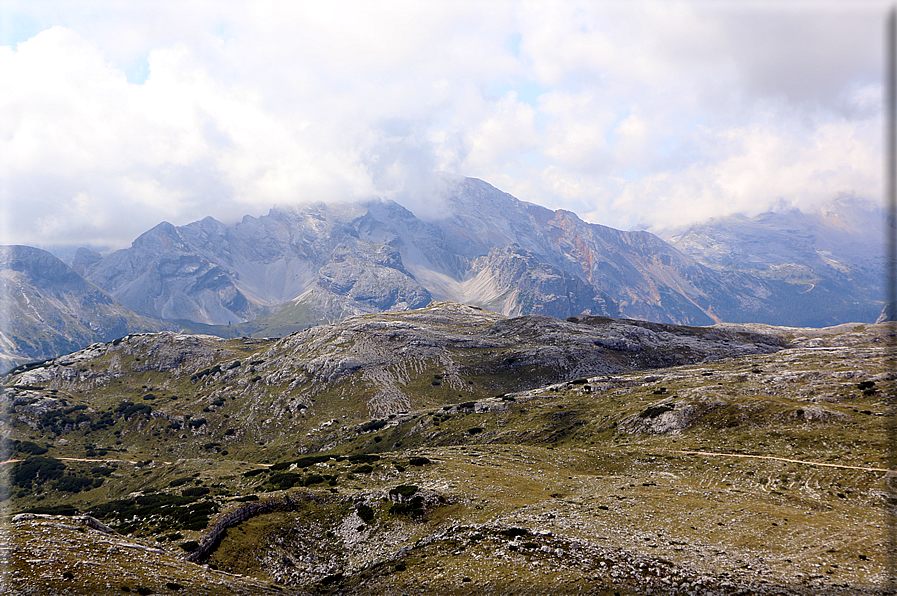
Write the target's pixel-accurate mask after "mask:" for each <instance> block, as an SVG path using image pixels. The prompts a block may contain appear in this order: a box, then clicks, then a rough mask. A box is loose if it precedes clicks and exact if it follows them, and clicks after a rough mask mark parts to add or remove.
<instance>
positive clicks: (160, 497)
mask: <svg viewBox="0 0 897 596" xmlns="http://www.w3.org/2000/svg"><path fill="white" fill-rule="evenodd" d="M187 490H190V489H187ZM206 490H208V489H206ZM185 492H186V491H185ZM87 512H88V513H89V514H90V515H92V516H94V517H96V518H98V519H101V520H103V521H106V522H107V523H112V524H118V525H117V530H118V531H119V532H121V533H128V532H131V531H132V530H133V529H135V528H136V527H137V526H138V525H140V523H141V522H142V521H148V520H149V519H150V517H152V516H155V517H154V518H153V520H152V523H153V524H155V525H156V526H157V527H158V528H159V529H160V530H161V531H165V530H168V529H181V530H202V529H203V528H205V527H206V526H207V525H208V524H209V517H210V516H211V515H213V514H214V513H217V512H218V505H216V504H215V503H214V502H212V501H199V497H198V496H186V495H171V494H166V493H157V494H152V495H143V496H140V497H136V498H133V499H116V500H114V501H109V502H107V503H101V504H99V505H95V506H93V507H91V508H90V509H88V510H87Z"/></svg>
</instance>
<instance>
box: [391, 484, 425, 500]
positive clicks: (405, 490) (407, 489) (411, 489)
mask: <svg viewBox="0 0 897 596" xmlns="http://www.w3.org/2000/svg"><path fill="white" fill-rule="evenodd" d="M417 490H418V489H417V487H416V486H414V485H413V484H400V485H399V486H397V487H395V488H393V489H390V491H389V494H390V495H392V496H401V497H404V498H406V499H407V498H408V497H410V496H411V495H413V494H414V493H416V492H417Z"/></svg>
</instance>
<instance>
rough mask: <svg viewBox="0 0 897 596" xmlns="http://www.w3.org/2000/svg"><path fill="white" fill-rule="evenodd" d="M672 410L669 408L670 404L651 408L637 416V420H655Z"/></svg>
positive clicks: (671, 407)
mask: <svg viewBox="0 0 897 596" xmlns="http://www.w3.org/2000/svg"><path fill="white" fill-rule="evenodd" d="M673 409H675V408H673V406H671V405H670V404H661V405H659V406H651V407H650V408H648V409H646V410H645V411H644V412H642V413H641V414H639V418H657V417H658V416H660V415H661V414H663V413H664V412H669V411H670V410H673Z"/></svg>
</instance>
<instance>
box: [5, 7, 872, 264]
mask: <svg viewBox="0 0 897 596" xmlns="http://www.w3.org/2000/svg"><path fill="white" fill-rule="evenodd" d="M780 4H784V5H785V7H782V6H780ZM888 6H889V3H886V2H877V1H863V0H856V1H849V0H845V1H837V2H800V1H791V2H763V3H759V2H756V3H751V2H748V1H746V0H738V1H732V2H725V1H715V2H710V1H705V2H675V1H666V0H665V1H662V2H622V1H605V2H600V1H594V0H593V1H585V2H575V1H573V2H563V1H561V0H551V1H548V2H502V1H500V0H488V1H486V2H482V1H476V2H474V1H471V2H458V1H452V2H448V1H445V2H442V1H421V0H412V1H409V2H392V1H385V2H370V1H369V0H365V1H362V2H334V1H328V2H323V1H317V0H314V1H312V0H309V1H303V2H297V1H295V0H289V1H286V2H264V1H258V0H253V1H241V2H227V1H223V0H211V1H208V2H205V1H194V0H178V1H171V2H166V1H160V0H146V1H141V0H131V1H127V2H99V1H90V0H77V1H73V2H61V1H54V2H40V1H38V0H24V1H22V2H16V1H13V0H0V19H2V20H0V193H2V200H3V205H2V209H3V211H4V213H5V218H4V221H3V237H4V239H3V242H4V243H19V244H31V245H35V246H48V245H62V244H80V245H92V246H95V247H99V246H108V247H122V246H127V245H129V244H130V242H131V241H132V240H133V239H134V238H135V237H136V236H137V235H139V234H140V233H142V232H143V231H145V230H147V229H149V228H150V227H152V226H154V225H156V224H157V223H159V222H160V221H162V220H167V221H170V222H172V223H174V224H176V225H181V224H185V223H188V222H190V221H194V220H197V219H201V218H202V217H204V216H207V215H211V216H213V217H215V218H217V219H219V220H222V221H224V222H226V223H231V222H233V221H235V220H237V219H239V218H241V217H242V216H243V215H244V214H250V215H256V216H257V215H262V214H264V213H267V211H268V209H269V208H270V207H271V206H273V205H275V204H289V203H298V202H307V201H346V200H356V199H366V198H371V197H386V198H392V199H395V200H397V201H399V202H401V203H402V204H404V205H406V206H407V207H409V208H410V209H411V210H412V211H415V212H416V213H419V214H422V215H425V214H426V213H427V212H428V208H430V209H432V201H433V200H434V199H433V197H432V196H431V195H430V194H429V192H428V187H429V180H430V175H431V173H432V172H434V171H439V170H442V171H448V172H452V173H456V174H461V175H465V176H474V177H477V178H481V179H483V180H485V181H487V182H489V183H491V184H493V185H494V186H496V187H498V188H500V189H501V190H504V191H507V192H509V193H511V194H513V195H514V196H516V197H518V198H520V199H523V200H526V201H531V202H534V203H539V204H542V205H545V206H547V207H550V208H554V209H558V208H563V209H568V210H571V211H574V212H576V213H577V214H579V215H580V216H581V217H582V218H583V219H586V220H588V221H592V222H595V223H602V224H605V225H610V226H614V227H617V228H622V229H628V228H630V227H632V226H636V225H642V226H649V225H655V226H658V225H659V226H669V225H680V224H684V223H687V222H689V221H695V220H701V219H704V218H707V217H709V216H713V215H721V214H726V213H734V212H743V213H747V214H751V215H752V214H756V213H759V212H761V211H764V210H767V209H770V208H782V207H783V206H798V207H802V208H811V207H813V206H815V205H818V204H820V203H823V202H825V201H828V200H830V199H831V198H833V197H835V196H843V195H847V196H857V197H861V198H867V199H873V200H880V198H881V195H882V188H881V187H882V176H881V170H882V166H883V158H882V148H881V147H882V138H883V135H882V128H881V127H882V90H883V84H882V68H883V67H882V64H883V38H884V16H885V12H886V10H887V8H888Z"/></svg>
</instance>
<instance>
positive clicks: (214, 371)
mask: <svg viewBox="0 0 897 596" xmlns="http://www.w3.org/2000/svg"><path fill="white" fill-rule="evenodd" d="M220 372H221V365H220V364H216V365H215V366H213V367H211V368H204V369H202V370H201V371H199V372H198V373H196V374H195V375H193V376H191V377H190V381H192V382H194V383H195V382H196V381H199V380H200V379H202V378H203V377H206V376H208V375H217V374H218V373H220Z"/></svg>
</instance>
